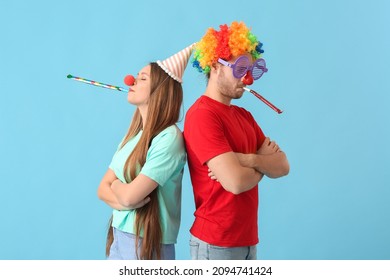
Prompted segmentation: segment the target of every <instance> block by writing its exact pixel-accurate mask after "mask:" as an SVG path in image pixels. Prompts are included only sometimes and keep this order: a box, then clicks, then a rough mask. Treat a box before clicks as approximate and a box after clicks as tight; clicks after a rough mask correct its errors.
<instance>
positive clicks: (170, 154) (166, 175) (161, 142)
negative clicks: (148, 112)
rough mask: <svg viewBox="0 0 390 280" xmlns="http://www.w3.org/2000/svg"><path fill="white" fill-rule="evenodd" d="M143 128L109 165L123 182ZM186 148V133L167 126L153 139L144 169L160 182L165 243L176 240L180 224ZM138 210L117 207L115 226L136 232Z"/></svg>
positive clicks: (114, 212)
mask: <svg viewBox="0 0 390 280" xmlns="http://www.w3.org/2000/svg"><path fill="white" fill-rule="evenodd" d="M141 135H142V131H140V132H139V133H138V134H137V135H136V136H134V137H133V138H132V139H130V140H129V141H128V142H127V143H126V145H125V146H123V147H122V148H121V149H118V150H117V151H116V153H115V154H114V156H113V158H112V161H111V164H110V166H109V168H110V169H111V170H113V171H114V172H115V175H116V176H117V177H118V179H120V180H121V181H122V182H125V178H124V175H123V168H124V165H125V162H126V160H127V158H128V157H129V155H130V153H131V152H132V151H133V149H134V147H135V145H136V144H137V143H138V141H139V139H140V137H141ZM185 163H186V152H185V148H184V141H183V136H182V133H181V131H180V129H179V128H178V127H177V126H176V125H172V126H170V127H167V128H166V129H164V130H163V131H162V132H160V133H159V134H158V135H157V136H156V137H154V139H153V140H152V143H151V146H150V148H149V150H148V152H147V155H146V162H145V164H144V166H143V167H142V168H141V170H140V173H141V174H143V175H145V176H147V177H149V178H150V179H152V180H154V181H156V182H157V183H158V187H157V197H158V202H159V207H160V219H161V220H160V221H161V222H160V223H161V230H162V243H163V244H174V243H176V240H177V235H178V232H179V227H180V215H181V185H182V177H183V169H184V165H185ZM135 213H136V212H135V210H130V211H118V210H115V209H114V210H113V221H112V226H113V227H115V228H117V229H119V230H121V231H124V232H128V233H132V234H135V230H134V222H135Z"/></svg>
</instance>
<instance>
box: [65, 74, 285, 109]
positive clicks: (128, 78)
mask: <svg viewBox="0 0 390 280" xmlns="http://www.w3.org/2000/svg"><path fill="white" fill-rule="evenodd" d="M67 78H68V79H72V80H75V81H79V82H83V83H86V84H89V85H93V86H97V87H102V88H108V89H112V90H118V91H123V92H128V91H129V90H128V89H125V88H122V87H118V86H113V85H109V84H104V83H101V82H96V81H92V80H88V79H85V78H80V77H76V76H73V75H71V74H69V75H68V76H67ZM134 81H135V78H134V76H132V75H127V76H126V77H125V78H124V82H125V84H126V85H128V86H132V85H134ZM244 90H246V91H248V92H250V93H252V94H253V95H254V96H256V97H257V98H258V99H260V100H261V101H263V102H264V103H265V104H266V105H267V106H269V107H270V108H271V109H272V110H274V111H275V112H276V113H278V114H281V113H283V111H282V110H280V109H279V108H278V107H276V106H275V105H273V104H272V103H271V102H269V101H268V100H267V99H265V98H264V97H263V96H261V95H260V94H258V93H257V92H256V91H254V90H252V89H249V88H247V87H244Z"/></svg>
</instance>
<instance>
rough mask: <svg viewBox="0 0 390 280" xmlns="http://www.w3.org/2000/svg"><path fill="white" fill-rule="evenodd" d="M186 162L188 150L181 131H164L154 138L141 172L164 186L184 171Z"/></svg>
mask: <svg viewBox="0 0 390 280" xmlns="http://www.w3.org/2000/svg"><path fill="white" fill-rule="evenodd" d="M185 163H186V152H185V148H184V141H183V136H182V134H181V132H180V131H179V130H169V131H167V132H164V131H163V132H161V133H160V134H159V135H157V136H156V137H155V138H154V139H153V140H152V144H151V146H150V148H149V150H148V152H147V155H146V162H145V164H144V166H143V167H142V169H141V171H140V174H143V175H145V176H147V177H149V178H150V179H152V180H154V181H156V182H157V183H158V184H159V185H160V186H164V185H165V183H166V182H167V181H168V180H169V179H170V178H171V177H172V176H173V175H174V174H177V173H178V172H182V170H183V167H184V165H185Z"/></svg>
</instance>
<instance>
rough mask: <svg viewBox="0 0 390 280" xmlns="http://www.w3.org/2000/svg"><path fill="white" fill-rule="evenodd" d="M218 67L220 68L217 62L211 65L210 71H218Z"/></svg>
mask: <svg viewBox="0 0 390 280" xmlns="http://www.w3.org/2000/svg"><path fill="white" fill-rule="evenodd" d="M219 67H220V64H219V63H217V62H214V63H212V64H211V67H210V68H211V71H216V70H218V69H219Z"/></svg>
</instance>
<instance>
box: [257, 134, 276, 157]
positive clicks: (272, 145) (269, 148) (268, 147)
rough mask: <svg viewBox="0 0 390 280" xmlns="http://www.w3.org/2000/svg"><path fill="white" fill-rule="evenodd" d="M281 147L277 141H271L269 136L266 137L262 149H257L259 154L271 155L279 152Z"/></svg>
mask: <svg viewBox="0 0 390 280" xmlns="http://www.w3.org/2000/svg"><path fill="white" fill-rule="evenodd" d="M279 151H280V148H279V146H278V145H277V144H276V142H275V141H271V140H270V138H269V137H266V138H265V140H264V142H263V144H262V145H261V147H260V149H259V150H258V151H257V154H258V155H270V154H273V153H276V152H279Z"/></svg>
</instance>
